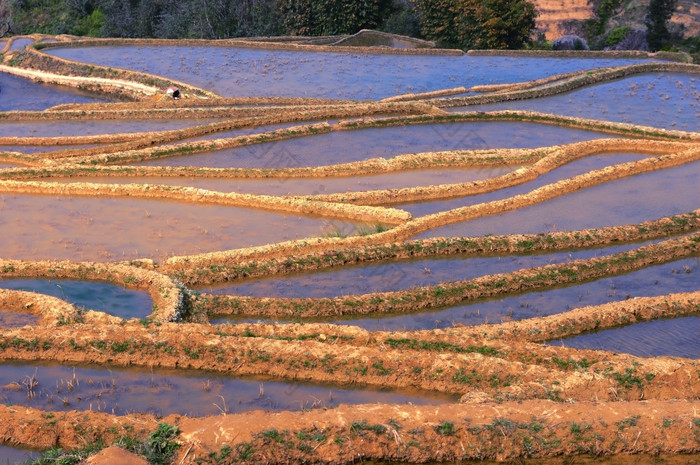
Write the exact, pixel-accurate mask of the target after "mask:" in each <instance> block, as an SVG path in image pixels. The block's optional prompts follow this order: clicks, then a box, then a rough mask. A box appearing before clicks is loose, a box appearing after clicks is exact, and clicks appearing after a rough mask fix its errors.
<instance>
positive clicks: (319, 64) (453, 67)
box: [49, 46, 641, 100]
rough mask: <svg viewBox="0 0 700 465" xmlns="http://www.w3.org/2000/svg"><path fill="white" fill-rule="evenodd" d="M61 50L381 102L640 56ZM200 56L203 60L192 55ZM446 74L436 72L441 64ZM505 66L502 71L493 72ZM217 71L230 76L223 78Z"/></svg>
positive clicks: (221, 87)
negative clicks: (382, 99) (572, 56)
mask: <svg viewBox="0 0 700 465" xmlns="http://www.w3.org/2000/svg"><path fill="white" fill-rule="evenodd" d="M49 53H51V54H52V55H54V56H57V57H60V58H65V59H69V60H75V61H79V62H83V63H93V64H98V65H101V66H108V67H125V68H129V69H133V70H138V71H142V72H146V73H151V74H156V75H159V76H167V77H169V78H171V79H175V80H178V81H182V82H188V83H191V84H194V85H196V86H198V87H202V88H206V89H210V90H213V91H214V92H216V93H218V94H220V95H222V96H226V97H238V96H249V95H261V96H302V97H324V98H341V99H344V98H351V99H355V100H376V99H380V98H385V97H391V96H393V95H398V94H404V93H409V92H427V91H432V90H438V89H445V88H452V87H457V86H465V87H469V86H471V85H476V84H499V83H509V82H520V81H529V80H533V79H539V78H543V77H546V76H550V75H554V74H562V73H567V72H570V71H577V70H582V69H592V68H599V67H604V66H611V65H612V66H615V65H618V66H619V65H624V64H631V63H638V62H640V61H641V60H634V59H597V58H595V59H578V60H577V59H572V60H557V59H551V58H530V59H522V58H520V59H518V58H512V57H473V56H468V55H463V56H446V57H441V56H420V55H419V56H410V57H406V56H400V55H399V56H397V55H383V54H377V55H365V54H361V53H324V52H297V51H284V50H255V49H244V48H238V49H236V48H233V49H231V48H224V47H162V46H159V47H147V46H143V47H129V46H122V47H81V48H65V49H52V50H51V51H50V52H49ZM193 57H197V58H196V59H194V60H193V59H192V58H193ZM436 69H439V70H440V73H439V74H436V73H435V70H436ZM493 69H499V71H500V72H499V73H493ZM216 76H227V78H226V79H216Z"/></svg>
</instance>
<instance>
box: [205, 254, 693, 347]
mask: <svg viewBox="0 0 700 465" xmlns="http://www.w3.org/2000/svg"><path fill="white" fill-rule="evenodd" d="M686 267H687V268H686ZM686 269H688V270H689V272H686ZM699 275H700V268H699V263H698V260H697V259H684V260H678V261H675V262H671V263H667V264H663V265H657V266H652V267H649V268H645V269H643V270H639V271H635V272H632V273H629V274H625V275H620V276H612V277H609V278H604V279H599V280H595V281H591V282H587V283H583V284H578V285H575V286H567V287H560V288H554V289H550V290H546V291H541V292H528V293H525V294H521V295H514V296H507V297H503V298H498V299H488V300H484V301H478V302H473V303H468V304H466V305H459V306H455V307H451V308H447V309H443V310H437V311H433V312H425V313H417V314H409V315H396V316H387V317H382V318H371V317H370V318H345V319H340V320H333V322H334V323H336V324H342V325H356V326H360V327H362V328H365V329H368V330H374V331H403V330H409V331H410V330H417V329H433V328H450V327H452V326H454V325H459V324H461V325H479V324H484V323H490V324H493V323H501V322H503V321H510V320H522V319H526V318H534V317H540V316H547V315H554V314H557V313H562V312H565V311H567V310H571V309H573V308H581V307H585V306H589V305H601V304H604V303H608V302H617V301H621V300H626V299H632V298H635V297H647V296H656V295H664V294H667V293H675V292H693V291H696V290H697V288H698V276H699ZM217 321H225V320H217ZM633 327H634V326H631V327H630V330H632V329H631V328H633ZM689 331H690V332H687V333H686V334H692V328H689ZM635 342H636V343H637V344H639V345H640V346H643V344H644V339H643V338H642V337H640V338H637V339H636V341H635ZM589 348H594V347H589Z"/></svg>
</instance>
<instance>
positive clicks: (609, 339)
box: [551, 316, 700, 359]
mask: <svg viewBox="0 0 700 465" xmlns="http://www.w3.org/2000/svg"><path fill="white" fill-rule="evenodd" d="M699 333H700V317H698V316H688V317H679V318H669V319H663V320H654V321H642V322H639V323H635V324H633V325H629V326H623V327H620V328H614V329H607V330H603V331H598V332H595V333H586V334H580V335H578V336H574V337H570V338H565V339H561V340H558V341H553V342H552V343H551V344H553V345H561V346H566V347H573V348H575V349H595V350H608V351H611V352H622V353H626V354H632V355H639V356H641V357H660V356H670V357H685V358H694V359H700V338H698V334H699Z"/></svg>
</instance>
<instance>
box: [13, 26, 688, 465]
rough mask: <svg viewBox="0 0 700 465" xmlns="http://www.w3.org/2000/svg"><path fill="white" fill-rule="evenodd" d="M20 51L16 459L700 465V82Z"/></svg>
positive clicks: (541, 66) (663, 72) (165, 53)
mask: <svg viewBox="0 0 700 465" xmlns="http://www.w3.org/2000/svg"><path fill="white" fill-rule="evenodd" d="M35 45H38V47H35ZM0 46H3V47H4V50H3V51H2V52H3V60H4V61H3V64H2V65H1V66H0V105H2V106H0V224H2V229H3V241H1V242H0V401H1V402H0V462H3V461H9V462H10V463H16V462H20V461H22V460H24V459H26V458H28V457H35V456H36V454H37V453H38V451H42V450H47V449H49V448H51V447H55V446H58V447H60V448H62V449H63V450H64V452H61V453H63V454H66V453H67V452H65V451H69V450H73V449H79V448H82V447H84V446H85V445H86V444H95V443H99V444H101V445H103V446H109V445H112V444H118V445H120V446H122V447H127V448H128V447H129V444H131V445H132V446H133V444H135V443H137V442H138V441H144V440H146V438H148V436H149V435H150V434H151V433H153V432H154V431H157V430H158V429H159V428H160V427H162V425H163V424H167V425H171V426H176V427H177V434H176V435H175V437H174V438H173V439H172V440H173V442H174V443H175V444H176V452H175V454H174V455H173V456H172V457H170V459H169V460H170V462H171V463H183V464H184V463H188V464H190V463H191V464H203V463H211V464H214V463H301V462H308V463H338V464H344V463H351V462H352V463H354V462H356V461H368V462H371V461H382V462H400V463H425V462H455V461H470V460H479V461H483V460H486V461H492V462H493V461H501V462H502V461H507V460H518V461H522V463H530V462H529V461H530V460H535V461H533V462H532V463H538V464H542V463H547V464H554V463H569V461H570V460H572V459H573V458H575V459H576V460H580V461H581V463H588V461H589V460H590V462H591V463H687V461H689V460H690V461H692V460H698V459H697V455H688V454H697V453H698V452H700V414H698V413H697V411H698V408H700V399H699V397H698V396H699V395H700V387H699V386H700V365H699V364H698V359H699V358H700V344H699V343H698V341H700V337H699V336H700V333H698V330H699V329H698V328H699V325H698V321H699V320H698V313H699V312H700V254H699V250H700V204H698V199H700V132H697V131H698V123H699V121H700V120H699V119H698V116H699V115H700V100H699V99H698V98H697V90H696V87H697V86H696V84H697V81H698V79H700V67H698V66H694V65H689V64H683V63H672V62H662V61H658V60H655V59H654V57H647V56H641V55H635V56H620V55H603V56H599V55H595V54H585V53H580V54H574V55H573V56H567V57H561V56H558V55H552V56H545V57H543V56H538V55H537V54H534V55H527V54H512V55H511V56H503V55H498V54H492V55H491V56H480V55H474V54H465V55H463V54H459V53H457V52H455V51H432V52H427V53H426V52H425V51H411V50H405V49H402V50H398V51H397V50H394V51H392V50H386V49H385V50H382V51H381V53H379V52H378V51H377V50H376V49H348V48H342V47H341V48H332V47H322V46H309V45H299V44H292V43H285V44H281V43H277V44H272V43H267V42H264V41H263V42H260V41H257V42H246V41H220V42H197V41H194V42H193V41H182V42H174V41H166V42H163V41H160V42H156V41H151V42H149V41H98V42H96V41H87V40H78V39H70V38H67V37H57V38H47V37H42V36H32V37H27V38H19V39H15V40H12V41H6V42H4V43H0ZM37 48H38V49H37ZM29 78H32V79H37V80H39V81H40V82H43V83H44V84H41V83H36V82H32V81H30V80H29ZM48 84H52V85H55V87H50V86H49V85H48ZM170 85H176V86H179V88H180V89H181V91H182V94H183V98H182V99H179V100H174V99H172V98H170V97H169V96H166V95H165V89H166V88H167V87H168V86H170ZM21 95H26V96H27V98H21V97H20V96H21ZM159 425H160V426H159ZM132 449H134V447H132ZM52 453H54V454H59V453H58V452H56V451H55V450H54V451H53V452H52ZM630 454H634V457H633V458H631V459H630V458H627V456H628V455H630ZM659 454H662V457H663V458H656V456H658V455H659ZM652 456H654V458H652ZM601 457H604V459H603V458H601ZM102 460H103V461H102V462H97V463H109V459H105V458H103V459H102ZM604 460H610V462H605V461H604ZM684 461H685V462H684ZM467 463H468V462H467ZM518 463H521V462H518ZM577 463H578V462H577Z"/></svg>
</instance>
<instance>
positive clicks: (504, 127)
mask: <svg viewBox="0 0 700 465" xmlns="http://www.w3.org/2000/svg"><path fill="white" fill-rule="evenodd" d="M600 137H607V136H604V135H602V134H601V133H597V132H593V131H584V130H580V129H570V128H563V127H557V126H551V125H545V124H536V123H523V122H503V121H488V122H467V123H451V124H421V125H408V126H396V127H386V128H371V129H358V130H352V131H334V132H331V133H326V134H319V135H314V136H305V137H298V138H294V139H287V140H282V141H277V142H270V143H265V144H257V145H251V146H247V147H237V148H234V149H225V150H219V151H216V152H209V153H203V154H195V155H189V156H179V157H171V158H164V159H160V160H151V161H146V162H139V163H135V164H136V165H144V166H200V167H211V168H293V167H300V166H325V165H333V164H337V163H348V162H353V161H361V160H366V159H368V158H375V157H384V158H389V157H393V156H396V155H401V154H406V153H420V152H431V151H443V150H470V149H473V150H480V149H492V148H534V147H542V146H549V145H560V144H567V143H571V142H577V141H586V140H591V139H597V138H600ZM341 148H342V149H341Z"/></svg>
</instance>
